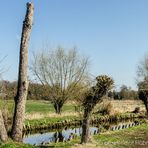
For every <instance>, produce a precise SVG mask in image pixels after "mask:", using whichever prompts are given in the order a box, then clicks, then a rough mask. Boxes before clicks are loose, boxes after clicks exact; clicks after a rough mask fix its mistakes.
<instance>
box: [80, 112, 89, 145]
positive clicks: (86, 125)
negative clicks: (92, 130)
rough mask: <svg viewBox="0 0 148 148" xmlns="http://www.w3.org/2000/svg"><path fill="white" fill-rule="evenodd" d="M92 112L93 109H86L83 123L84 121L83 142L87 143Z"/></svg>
mask: <svg viewBox="0 0 148 148" xmlns="http://www.w3.org/2000/svg"><path fill="white" fill-rule="evenodd" d="M90 114H91V111H89V110H88V109H85V110H84V117H83V123H82V136H81V143H87V142H88V140H89V122H90Z"/></svg>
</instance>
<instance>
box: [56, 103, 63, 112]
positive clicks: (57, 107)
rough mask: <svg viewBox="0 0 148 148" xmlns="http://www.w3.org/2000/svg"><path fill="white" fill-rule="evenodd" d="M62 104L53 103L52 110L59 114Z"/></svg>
mask: <svg viewBox="0 0 148 148" xmlns="http://www.w3.org/2000/svg"><path fill="white" fill-rule="evenodd" d="M63 104H64V103H63V102H55V103H54V109H55V112H56V114H61V111H62V107H63Z"/></svg>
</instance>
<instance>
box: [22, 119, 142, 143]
mask: <svg viewBox="0 0 148 148" xmlns="http://www.w3.org/2000/svg"><path fill="white" fill-rule="evenodd" d="M137 125H139V122H138V121H137V120H136V121H134V120H133V121H131V120H130V121H122V122H118V123H117V122H116V123H109V122H106V123H102V124H101V125H100V124H98V125H91V126H90V134H91V135H93V134H99V133H100V132H104V131H106V130H122V129H124V128H130V127H132V126H137ZM81 133H82V128H81V126H79V127H64V128H63V129H52V130H51V129H50V130H40V131H34V132H30V133H24V136H23V142H24V143H28V144H32V145H45V144H46V143H50V142H64V141H68V140H71V139H73V138H75V137H77V136H80V135H81Z"/></svg>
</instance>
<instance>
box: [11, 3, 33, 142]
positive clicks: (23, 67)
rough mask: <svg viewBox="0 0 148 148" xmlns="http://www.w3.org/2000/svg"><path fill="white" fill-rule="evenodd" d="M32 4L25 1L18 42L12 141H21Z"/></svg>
mask: <svg viewBox="0 0 148 148" xmlns="http://www.w3.org/2000/svg"><path fill="white" fill-rule="evenodd" d="M33 12H34V6H33V4H32V3H27V11H26V16H25V20H24V22H23V28H22V37H21V44H20V60H19V74H18V86H17V94H16V97H15V110H14V116H13V125H12V132H11V136H12V139H13V140H14V141H18V142H21V141H22V131H23V122H24V114H25V104H26V97H27V91H28V79H27V67H28V42H29V38H30V32H31V28H32V22H33Z"/></svg>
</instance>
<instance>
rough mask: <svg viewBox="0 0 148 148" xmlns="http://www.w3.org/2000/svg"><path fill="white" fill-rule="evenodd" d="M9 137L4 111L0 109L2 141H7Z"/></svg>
mask: <svg viewBox="0 0 148 148" xmlns="http://www.w3.org/2000/svg"><path fill="white" fill-rule="evenodd" d="M7 139H8V135H7V131H6V128H5V124H4V119H3V115H2V111H1V110H0V140H1V141H2V142H6V141H7Z"/></svg>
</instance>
